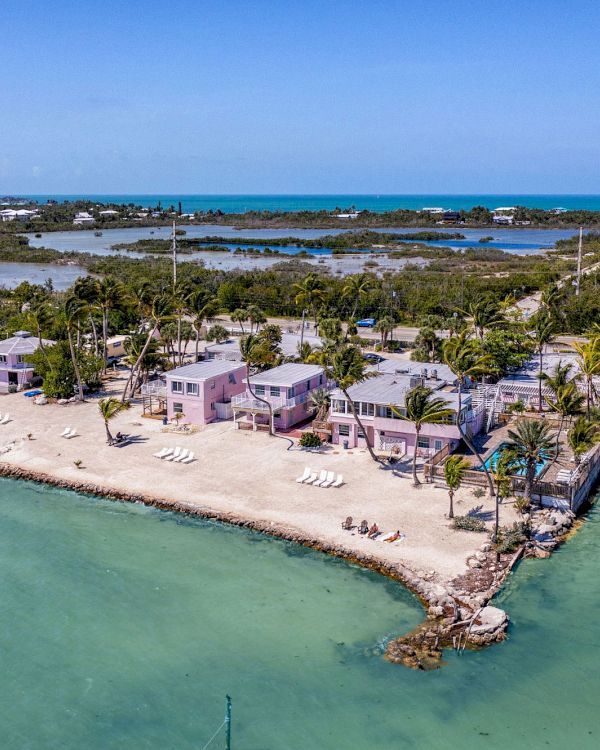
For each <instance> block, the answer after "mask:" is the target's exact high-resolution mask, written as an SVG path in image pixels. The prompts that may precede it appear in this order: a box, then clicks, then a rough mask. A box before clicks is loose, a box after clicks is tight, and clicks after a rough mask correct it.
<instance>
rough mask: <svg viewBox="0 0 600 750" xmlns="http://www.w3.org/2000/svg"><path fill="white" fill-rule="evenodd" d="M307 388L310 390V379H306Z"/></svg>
mask: <svg viewBox="0 0 600 750" xmlns="http://www.w3.org/2000/svg"><path fill="white" fill-rule="evenodd" d="M306 390H307V391H310V380H307V381H306Z"/></svg>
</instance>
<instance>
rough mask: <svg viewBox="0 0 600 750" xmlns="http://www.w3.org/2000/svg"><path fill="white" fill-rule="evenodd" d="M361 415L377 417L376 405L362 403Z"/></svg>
mask: <svg viewBox="0 0 600 750" xmlns="http://www.w3.org/2000/svg"><path fill="white" fill-rule="evenodd" d="M360 414H361V416H362V417H374V416H375V404H368V403H367V402H366V401H361V402H360Z"/></svg>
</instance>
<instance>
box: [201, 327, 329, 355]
mask: <svg viewBox="0 0 600 750" xmlns="http://www.w3.org/2000/svg"><path fill="white" fill-rule="evenodd" d="M304 342H305V343H306V344H310V345H311V346H312V347H313V349H315V348H318V347H320V346H321V343H322V342H321V339H320V338H319V337H318V336H312V335H308V334H306V333H305V334H304ZM299 343H300V334H299V333H282V334H281V344H280V346H281V351H282V352H283V355H284V357H295V356H297V354H298V344H299ZM206 352H207V353H208V354H212V355H213V356H219V355H221V356H226V357H227V358H228V359H234V358H235V359H238V360H241V358H242V355H241V354H240V340H239V338H232V339H230V340H229V341H225V342H224V343H222V344H211V345H210V346H207V347H206Z"/></svg>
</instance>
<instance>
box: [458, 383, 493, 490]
mask: <svg viewBox="0 0 600 750" xmlns="http://www.w3.org/2000/svg"><path fill="white" fill-rule="evenodd" d="M461 412H462V378H459V380H458V412H457V415H456V424H457V426H458V431H459V433H460V435H461V436H462V439H463V440H464V441H465V443H466V444H467V446H468V448H469V450H471V451H472V453H473V455H475V456H476V457H477V460H478V461H479V465H480V466H481V469H482V471H483V472H484V473H485V477H486V479H487V483H488V489H489V491H490V497H494V495H495V494H496V493H495V488H494V480H493V479H492V475H491V474H490V472H489V469H488V467H487V466H486V465H485V461H484V460H483V458H482V457H481V455H480V454H479V452H478V451H477V448H476V447H475V445H474V443H473V441H472V440H471V438H470V437H468V435H467V430H466V428H465V430H464V432H463V429H462V427H461V424H462V423H461V421H460V415H461Z"/></svg>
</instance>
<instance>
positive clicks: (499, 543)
mask: <svg viewBox="0 0 600 750" xmlns="http://www.w3.org/2000/svg"><path fill="white" fill-rule="evenodd" d="M529 532H530V526H529V524H528V523H524V522H523V521H515V523H513V525H512V526H502V527H500V528H499V529H498V539H497V540H496V551H497V552H515V551H516V550H517V549H518V548H519V547H520V546H521V544H523V543H524V542H526V541H527V540H528V539H529Z"/></svg>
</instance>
